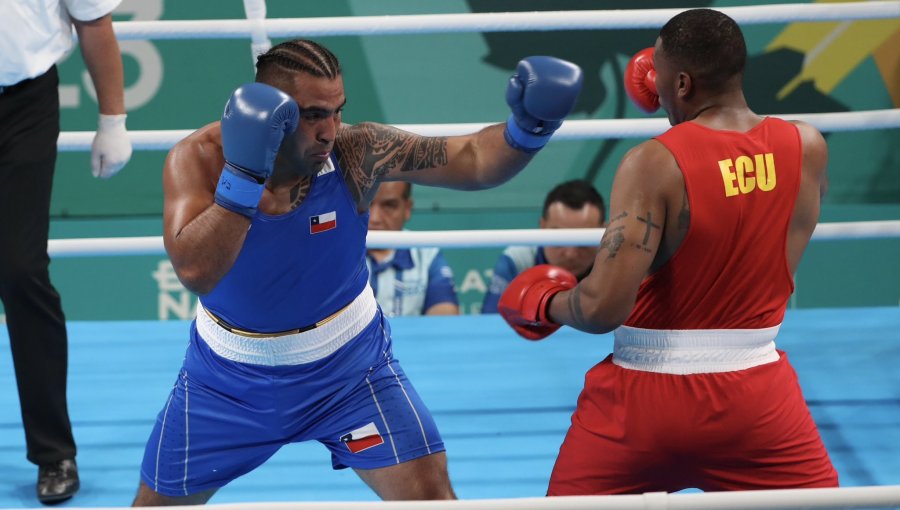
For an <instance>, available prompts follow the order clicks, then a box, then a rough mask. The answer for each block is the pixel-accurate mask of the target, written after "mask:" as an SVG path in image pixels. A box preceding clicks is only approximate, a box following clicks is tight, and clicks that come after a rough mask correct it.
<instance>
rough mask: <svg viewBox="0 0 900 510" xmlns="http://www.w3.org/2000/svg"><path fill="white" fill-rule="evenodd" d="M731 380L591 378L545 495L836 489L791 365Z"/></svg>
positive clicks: (613, 372) (782, 361)
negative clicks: (808, 488) (692, 490)
mask: <svg viewBox="0 0 900 510" xmlns="http://www.w3.org/2000/svg"><path fill="white" fill-rule="evenodd" d="M778 354H779V356H780V357H779V359H778V360H777V361H774V362H771V363H766V364H763V365H759V366H755V367H752V368H749V369H746V370H736V371H731V372H718V373H702V374H689V375H674V374H665V373H656V372H647V371H640V370H630V369H626V368H623V367H620V366H618V365H616V364H614V363H613V361H612V359H613V357H612V355H610V356H609V357H607V358H606V359H605V360H604V361H603V362H601V363H600V364H598V365H596V366H595V367H594V368H592V369H591V370H590V371H588V373H587V375H586V377H585V387H584V390H583V391H582V393H581V395H580V396H579V398H578V407H577V408H576V410H575V413H574V414H573V416H572V425H571V427H570V428H569V432H568V434H567V435H566V438H565V441H564V442H563V445H562V447H561V448H560V452H559V457H558V458H557V461H556V465H555V466H554V468H553V474H552V475H551V478H550V487H549V489H548V492H547V493H548V495H550V496H562V495H587V494H635V493H643V492H654V491H666V492H676V491H679V490H682V489H685V488H699V489H701V490H704V491H725V490H753V489H787V488H802V487H836V486H837V485H838V476H837V472H836V471H835V469H834V467H833V466H832V464H831V460H830V459H829V458H828V452H827V451H826V450H825V446H824V445H823V444H822V440H821V438H820V437H819V432H818V430H817V428H816V424H815V422H814V421H813V419H812V416H811V415H810V413H809V409H808V408H807V406H806V402H805V400H804V399H803V394H802V392H801V390H800V385H799V383H798V381H797V374H796V373H795V372H794V369H793V368H792V367H791V365H790V363H789V362H788V359H787V355H786V354H785V353H783V352H781V351H778Z"/></svg>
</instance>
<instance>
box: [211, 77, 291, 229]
mask: <svg viewBox="0 0 900 510" xmlns="http://www.w3.org/2000/svg"><path fill="white" fill-rule="evenodd" d="M299 119H300V108H299V107H298V106H297V103H296V102H295V101H294V100H293V99H291V98H290V96H288V95H287V94H285V93H284V92H281V91H280V90H278V89H276V88H275V87H271V86H269V85H265V84H262V83H248V84H246V85H241V86H240V87H238V89H237V90H235V91H234V93H233V94H232V95H231V98H230V99H229V100H228V103H227V104H226V105H225V112H224V113H223V114H222V123H221V129H222V152H223V153H224V155H225V168H223V169H222V175H221V177H220V178H219V185H218V187H217V188H216V199H215V200H216V203H217V204H219V205H221V206H222V207H224V208H226V209H228V210H230V211H234V212H236V213H238V214H243V215H244V216H248V217H251V218H252V217H253V215H254V214H256V208H257V207H258V205H259V200H260V198H261V197H262V193H263V188H264V187H265V182H266V179H268V178H269V176H270V175H272V170H273V169H274V168H275V156H276V155H277V154H278V149H279V148H280V147H281V142H282V140H284V137H285V136H287V135H289V134H291V133H293V132H294V130H296V129H297V123H298V122H299Z"/></svg>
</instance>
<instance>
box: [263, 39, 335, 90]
mask: <svg viewBox="0 0 900 510" xmlns="http://www.w3.org/2000/svg"><path fill="white" fill-rule="evenodd" d="M293 73H306V74H309V75H312V76H315V77H317V78H327V79H334V78H337V77H338V76H340V75H341V64H340V62H338V59H337V57H335V56H334V54H333V53H331V51H329V50H328V48H326V47H324V46H322V45H320V44H318V43H316V42H313V41H310V40H308V39H294V40H292V41H286V42H283V43H281V44H278V45H276V46H273V47H272V49H270V50H269V51H267V52H265V53H263V54H262V55H260V56H259V57H257V58H256V81H257V82H261V83H265V84H268V85H272V86H275V87H277V86H279V85H287V84H288V83H290V80H291V75H292V74H293Z"/></svg>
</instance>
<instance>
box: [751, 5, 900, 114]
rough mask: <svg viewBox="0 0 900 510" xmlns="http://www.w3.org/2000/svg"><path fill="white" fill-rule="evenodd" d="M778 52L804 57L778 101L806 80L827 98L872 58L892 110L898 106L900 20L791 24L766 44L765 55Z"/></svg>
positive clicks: (899, 99) (899, 103)
mask: <svg viewBox="0 0 900 510" xmlns="http://www.w3.org/2000/svg"><path fill="white" fill-rule="evenodd" d="M841 1H843V0H841ZM817 3H829V2H824V1H822V2H817ZM782 48H789V49H792V50H796V51H799V52H802V53H804V54H805V55H806V57H805V58H804V59H803V69H802V70H801V71H800V74H798V75H797V76H795V77H794V79H792V80H791V81H790V82H788V84H787V85H785V86H784V87H783V88H782V89H781V90H779V91H778V94H777V96H776V97H777V98H778V99H779V100H780V99H784V98H785V97H787V96H788V95H790V93H791V92H793V91H794V89H796V88H797V87H798V86H799V85H800V84H801V83H803V82H805V81H809V80H812V81H813V82H814V83H815V86H816V88H817V89H819V90H820V91H822V92H824V93H826V94H828V93H830V92H831V91H832V90H834V88H835V87H837V86H838V85H839V84H840V83H841V81H843V80H844V79H845V78H846V77H847V76H848V75H849V74H850V73H851V72H853V70H854V69H856V67H857V66H859V64H860V63H862V62H863V61H864V60H865V59H867V58H869V57H872V58H874V59H875V64H876V66H878V70H879V72H880V73H881V76H882V79H883V80H884V84H885V87H886V88H887V89H888V93H889V94H890V95H891V99H892V101H893V103H894V106H900V19H897V18H894V19H885V20H861V21H843V22H829V23H822V22H816V23H791V24H790V25H788V26H787V28H785V29H784V30H783V31H782V32H781V33H780V34H779V35H778V36H777V37H776V38H775V39H774V40H773V41H772V42H771V43H769V46H768V47H767V48H766V51H775V50H778V49H782Z"/></svg>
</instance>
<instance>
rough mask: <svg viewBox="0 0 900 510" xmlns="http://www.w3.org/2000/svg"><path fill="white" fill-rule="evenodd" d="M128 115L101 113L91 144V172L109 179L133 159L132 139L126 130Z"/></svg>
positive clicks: (101, 177)
mask: <svg viewBox="0 0 900 510" xmlns="http://www.w3.org/2000/svg"><path fill="white" fill-rule="evenodd" d="M125 117H127V115H125V114H122V115H104V114H102V113H101V114H100V121H99V122H98V123H97V134H96V135H95V136H94V143H92V144H91V173H93V174H94V177H99V178H100V179H109V178H110V177H112V176H114V175H116V174H117V173H119V170H121V169H122V167H123V166H125V163H128V160H129V159H131V140H129V139H128V132H127V131H126V130H125Z"/></svg>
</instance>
